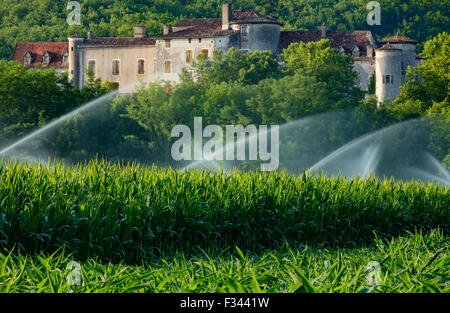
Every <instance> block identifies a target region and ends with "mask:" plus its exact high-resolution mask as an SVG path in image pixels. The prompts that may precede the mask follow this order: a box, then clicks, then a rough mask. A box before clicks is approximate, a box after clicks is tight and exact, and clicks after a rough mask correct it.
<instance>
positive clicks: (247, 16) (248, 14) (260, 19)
mask: <svg viewBox="0 0 450 313" xmlns="http://www.w3.org/2000/svg"><path fill="white" fill-rule="evenodd" d="M244 23H245V24H246V23H269V24H280V23H279V22H277V20H276V19H275V18H274V17H273V16H269V17H267V16H264V15H261V14H259V13H256V12H255V11H253V10H242V9H239V10H236V11H234V12H233V20H232V21H231V24H244Z"/></svg>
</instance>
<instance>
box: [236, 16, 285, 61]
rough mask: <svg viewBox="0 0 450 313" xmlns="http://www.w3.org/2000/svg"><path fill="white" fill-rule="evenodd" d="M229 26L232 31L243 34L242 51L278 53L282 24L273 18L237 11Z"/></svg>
mask: <svg viewBox="0 0 450 313" xmlns="http://www.w3.org/2000/svg"><path fill="white" fill-rule="evenodd" d="M229 24H230V27H231V29H233V30H240V32H241V40H240V43H241V44H240V47H241V50H248V51H272V54H274V55H275V54H276V53H277V52H278V46H279V43H280V26H281V24H280V23H279V22H277V21H276V20H275V18H274V17H273V16H270V17H265V16H263V15H260V14H258V13H256V12H254V11H243V10H236V11H234V12H233V19H232V20H231V21H230V23H229Z"/></svg>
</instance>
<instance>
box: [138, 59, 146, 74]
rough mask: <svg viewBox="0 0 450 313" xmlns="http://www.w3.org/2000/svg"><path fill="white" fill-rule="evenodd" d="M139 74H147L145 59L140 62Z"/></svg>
mask: <svg viewBox="0 0 450 313" xmlns="http://www.w3.org/2000/svg"><path fill="white" fill-rule="evenodd" d="M138 74H140V75H142V74H145V60H144V59H139V60H138Z"/></svg>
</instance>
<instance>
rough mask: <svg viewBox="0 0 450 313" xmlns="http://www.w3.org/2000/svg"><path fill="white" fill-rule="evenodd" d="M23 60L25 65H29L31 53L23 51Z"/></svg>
mask: <svg viewBox="0 0 450 313" xmlns="http://www.w3.org/2000/svg"><path fill="white" fill-rule="evenodd" d="M23 62H24V63H25V65H31V53H30V52H28V51H27V52H25V55H24V57H23Z"/></svg>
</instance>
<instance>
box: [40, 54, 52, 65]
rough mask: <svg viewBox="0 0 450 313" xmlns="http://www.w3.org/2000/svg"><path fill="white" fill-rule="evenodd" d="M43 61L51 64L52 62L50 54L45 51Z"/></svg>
mask: <svg viewBox="0 0 450 313" xmlns="http://www.w3.org/2000/svg"><path fill="white" fill-rule="evenodd" d="M42 63H44V64H49V63H50V54H49V53H48V52H47V51H45V52H44V55H43V56H42Z"/></svg>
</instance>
